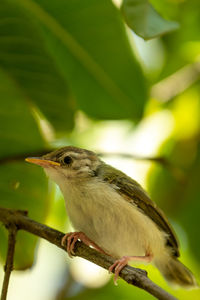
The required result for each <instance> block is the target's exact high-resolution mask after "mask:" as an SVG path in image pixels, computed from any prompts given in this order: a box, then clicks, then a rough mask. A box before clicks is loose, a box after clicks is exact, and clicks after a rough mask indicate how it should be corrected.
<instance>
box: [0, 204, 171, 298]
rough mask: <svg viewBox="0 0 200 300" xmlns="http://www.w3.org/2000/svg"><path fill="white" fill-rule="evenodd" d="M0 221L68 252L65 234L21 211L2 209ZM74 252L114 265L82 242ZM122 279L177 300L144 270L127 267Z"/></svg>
mask: <svg viewBox="0 0 200 300" xmlns="http://www.w3.org/2000/svg"><path fill="white" fill-rule="evenodd" d="M0 221H1V222H3V223H4V224H7V223H8V222H9V223H12V224H15V225H16V226H17V228H18V229H23V230H25V231H28V232H30V233H32V234H34V235H36V236H39V237H41V238H44V239H46V240H47V241H49V242H50V243H52V244H54V245H56V246H58V247H59V248H61V249H63V250H65V251H66V248H65V247H63V246H62V245H61V240H62V238H63V236H64V233H62V232H60V231H58V230H55V229H53V228H50V227H48V226H46V225H44V224H40V223H38V222H36V221H34V220H31V219H30V218H28V217H27V216H24V215H22V214H20V213H19V211H15V210H11V209H7V208H0ZM74 252H75V256H80V257H82V258H85V259H87V260H89V261H91V262H93V263H95V264H97V265H99V266H101V267H103V268H104V269H107V270H108V269H109V267H110V266H111V265H112V264H113V263H114V259H113V258H112V257H110V256H108V255H104V254H102V253H99V252H97V251H96V250H94V249H92V248H90V247H88V246H86V245H85V244H83V243H82V242H77V243H76V245H75V249H74ZM120 277H121V278H123V279H124V280H125V281H126V282H127V283H129V284H132V285H134V286H137V287H139V288H141V289H143V290H145V291H147V292H148V293H150V294H151V295H153V296H155V297H156V298H157V299H159V300H176V298H175V297H173V296H172V295H170V294H169V293H167V292H166V291H165V290H163V289H162V288H161V287H159V286H158V285H156V284H155V283H153V282H152V281H151V280H150V279H149V278H148V277H147V272H146V271H144V270H141V269H137V268H133V267H130V266H126V267H124V268H123V269H122V271H121V272H120Z"/></svg>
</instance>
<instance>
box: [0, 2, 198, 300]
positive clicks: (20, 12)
mask: <svg viewBox="0 0 200 300" xmlns="http://www.w3.org/2000/svg"><path fill="white" fill-rule="evenodd" d="M199 7H200V6H199V1H198V0H162V1H159V0H152V1H150V2H147V1H146V0H141V1H136V0H124V1H123V2H122V1H117V0H115V1H114V0H113V1H111V0H100V1H99V0H1V2H0V191H1V197H0V206H2V207H9V208H15V209H25V210H28V211H29V216H30V217H31V218H33V219H35V220H37V221H39V222H42V223H45V224H48V225H49V226H52V227H54V228H57V229H59V230H61V231H63V232H67V231H70V230H71V225H70V223H69V221H68V218H67V214H66V210H65V206H64V200H63V197H62V195H61V194H60V192H59V190H58V188H57V187H56V186H55V185H54V184H53V183H52V182H49V181H48V179H47V178H46V176H45V175H44V173H43V171H42V170H41V169H40V168H39V167H37V166H32V165H29V164H27V163H25V162H24V158H25V157H26V156H30V155H34V154H38V153H43V152H45V151H46V152H47V151H49V150H51V149H54V148H57V147H60V146H65V145H74V146H78V147H82V148H86V149H90V150H94V151H96V152H98V153H101V155H102V158H103V159H104V160H105V161H106V162H108V163H110V164H112V165H113V166H115V167H117V168H119V169H121V170H122V171H124V172H125V173H127V174H129V175H130V176H132V177H133V178H134V179H136V180H137V181H139V182H140V183H141V184H142V185H143V186H144V187H145V188H146V190H147V191H148V193H149V194H150V196H151V198H152V199H153V200H154V201H155V202H156V203H157V204H158V205H159V206H160V207H161V208H162V209H163V210H164V211H165V213H166V214H167V216H168V218H169V220H170V222H171V223H172V225H173V227H174V228H175V231H176V232H177V235H178V237H179V240H180V245H181V260H182V261H183V262H184V264H186V265H187V266H188V267H189V268H190V269H191V270H192V271H193V272H194V274H195V275H196V277H197V280H198V281H199V282H200V275H199V267H200V251H199V249H200V234H199V228H200V218H199V212H200V82H199V78H200V9H199ZM161 16H162V17H161ZM155 157H159V158H160V159H159V160H158V161H157V160H155V159H148V158H155ZM140 158H141V159H140ZM144 158H147V159H144ZM6 249H7V231H6V229H4V227H3V226H2V225H1V227H0V261H1V265H2V268H1V271H0V279H1V282H2V280H3V264H4V262H5V255H6ZM141 267H143V266H141ZM146 269H147V270H148V274H149V277H150V278H151V279H152V280H153V281H155V282H156V283H157V284H158V285H160V286H162V287H163V288H164V289H166V290H168V291H169V292H170V293H172V294H173V295H175V296H176V297H178V298H179V299H190V298H192V299H193V300H195V299H200V291H199V290H198V289H197V290H193V291H184V290H175V291H174V290H172V289H171V288H170V287H169V286H167V284H166V283H165V281H164V279H163V278H162V277H161V275H160V274H159V272H158V271H157V270H156V269H155V268H154V267H152V266H148V267H146ZM24 287H25V288H24ZM94 298H95V299H99V300H100V299H109V300H110V299H125V300H126V299H143V300H146V299H147V300H148V299H154V298H153V297H152V296H150V295H149V294H147V293H146V292H144V291H142V290H139V289H137V288H134V287H132V286H129V285H128V284H126V283H124V282H123V281H122V280H119V284H118V286H117V287H115V286H114V285H113V282H112V280H111V277H110V276H109V275H108V274H107V272H106V271H105V270H103V269H100V268H99V267H97V266H95V265H93V264H91V263H89V262H87V261H84V260H83V259H79V258H74V259H73V260H72V259H69V258H68V256H67V255H66V253H63V251H61V250H60V249H57V248H56V247H55V246H53V245H51V244H48V243H47V242H45V241H42V240H39V239H37V238H36V237H33V236H31V235H30V234H28V233H25V232H19V234H18V238H17V245H16V253H15V271H13V273H12V277H11V283H10V286H9V294H8V299H9V300H11V299H12V300H18V299H20V300H25V299H29V300H35V299H37V300H64V299H76V300H78V299H94Z"/></svg>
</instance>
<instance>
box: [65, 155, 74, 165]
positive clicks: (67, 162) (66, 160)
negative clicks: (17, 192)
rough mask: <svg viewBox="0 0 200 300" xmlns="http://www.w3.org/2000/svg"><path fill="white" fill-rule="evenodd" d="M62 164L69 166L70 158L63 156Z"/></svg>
mask: <svg viewBox="0 0 200 300" xmlns="http://www.w3.org/2000/svg"><path fill="white" fill-rule="evenodd" d="M63 162H64V163H65V164H66V165H70V164H71V163H72V158H71V156H65V157H64V158H63Z"/></svg>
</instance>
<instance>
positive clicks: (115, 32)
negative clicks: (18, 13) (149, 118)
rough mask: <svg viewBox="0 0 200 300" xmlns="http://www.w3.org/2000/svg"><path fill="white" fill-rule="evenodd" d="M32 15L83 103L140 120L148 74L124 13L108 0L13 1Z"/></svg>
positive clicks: (98, 113) (95, 112) (98, 112)
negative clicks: (129, 34) (128, 33)
mask: <svg viewBox="0 0 200 300" xmlns="http://www.w3.org/2000/svg"><path fill="white" fill-rule="evenodd" d="M10 2H11V3H13V2H15V3H17V4H18V5H20V6H21V7H23V8H25V9H26V11H27V13H29V14H32V16H33V17H34V19H36V20H37V21H38V22H39V24H40V26H41V28H42V29H43V37H44V39H45V41H46V45H47V47H48V49H49V51H50V53H51V55H52V57H53V58H54V59H55V61H56V62H57V65H58V66H59V68H60V70H61V72H62V74H63V76H64V77H65V78H66V79H67V81H68V83H69V86H70V87H71V90H72V92H73V94H74V95H75V96H76V100H77V103H78V104H79V107H80V108H81V109H82V110H84V111H85V112H86V113H87V114H88V115H90V116H92V117H95V118H102V119H119V118H132V119H138V118H140V117H141V115H142V112H143V106H144V102H145V100H146V88H145V84H144V78H143V75H142V72H141V68H140V67H139V65H138V63H137V61H136V59H135V57H134V55H133V52H132V50H131V48H130V45H129V43H128V39H127V37H126V33H125V28H124V25H123V23H122V21H121V17H120V13H119V11H118V10H117V9H116V7H115V6H114V5H113V4H112V2H111V1H107V0H101V1H99V0H84V1H82V0H68V1H63V0H61V1H49V0H38V1H37V0H35V1H34V0H10Z"/></svg>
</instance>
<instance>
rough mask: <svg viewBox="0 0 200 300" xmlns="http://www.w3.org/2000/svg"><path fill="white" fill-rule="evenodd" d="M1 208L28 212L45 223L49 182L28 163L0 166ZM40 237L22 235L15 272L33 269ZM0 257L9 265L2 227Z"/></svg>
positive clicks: (4, 232) (16, 255)
mask: <svg viewBox="0 0 200 300" xmlns="http://www.w3.org/2000/svg"><path fill="white" fill-rule="evenodd" d="M0 191H1V197H0V206H2V207H8V208H12V209H22V210H28V215H29V216H30V217H31V218H33V219H35V220H37V221H39V222H43V221H44V218H45V216H46V211H47V208H48V205H47V180H46V177H45V175H44V173H43V170H42V169H40V168H39V167H36V166H31V165H29V164H27V163H25V162H20V163H19V162H18V163H12V164H5V165H1V166H0ZM36 242H37V237H36V236H33V235H31V234H29V233H26V232H18V236H17V243H16V251H15V262H14V267H15V269H25V268H28V267H30V266H31V265H32V263H33V259H34V252H35V246H36ZM0 245H1V247H0V256H1V259H3V261H4V262H5V255H6V248H7V233H6V231H5V229H4V228H3V227H2V226H1V227H0Z"/></svg>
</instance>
